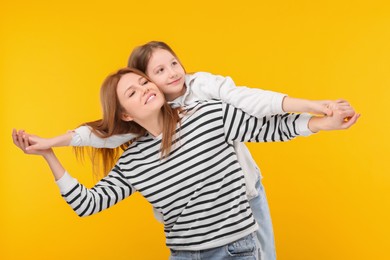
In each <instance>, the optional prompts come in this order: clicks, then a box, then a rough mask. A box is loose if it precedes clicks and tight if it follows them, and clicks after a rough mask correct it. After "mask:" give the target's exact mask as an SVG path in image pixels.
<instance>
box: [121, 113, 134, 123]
mask: <svg viewBox="0 0 390 260" xmlns="http://www.w3.org/2000/svg"><path fill="white" fill-rule="evenodd" d="M133 119H134V118H132V117H131V116H130V115H129V114H126V113H122V120H123V121H126V122H130V121H133Z"/></svg>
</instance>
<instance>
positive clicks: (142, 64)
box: [127, 41, 185, 73]
mask: <svg viewBox="0 0 390 260" xmlns="http://www.w3.org/2000/svg"><path fill="white" fill-rule="evenodd" d="M156 49H162V50H166V51H169V52H170V53H171V54H172V55H173V56H174V57H175V58H176V59H177V61H178V62H179V63H180V65H181V66H182V67H183V64H182V63H181V62H180V60H179V57H177V55H176V53H175V52H174V51H173V50H172V49H171V47H169V45H168V44H166V43H165V42H158V41H151V42H148V43H146V44H144V45H141V46H138V47H137V48H135V49H134V50H133V52H132V53H131V54H130V57H129V60H128V62H127V66H128V67H130V68H136V69H138V70H140V71H142V72H143V73H146V69H147V68H148V64H149V60H150V58H151V57H152V54H153V52H154V51H155V50H156ZM183 69H184V67H183ZM184 71H185V69H184Z"/></svg>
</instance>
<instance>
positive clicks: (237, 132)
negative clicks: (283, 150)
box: [223, 104, 360, 142]
mask: <svg viewBox="0 0 390 260" xmlns="http://www.w3.org/2000/svg"><path fill="white" fill-rule="evenodd" d="M223 110H224V113H223V117H224V126H225V132H226V138H227V140H231V141H240V142H269V141H272V142H275V141H288V140H291V139H292V138H295V137H297V136H300V135H302V136H305V135H309V134H310V133H314V132H318V131H321V130H341V129H347V128H349V127H351V126H352V125H353V124H355V123H356V121H357V119H358V118H359V116H360V115H358V114H356V113H355V111H354V110H353V109H352V108H350V109H346V110H335V111H333V114H332V116H325V117H318V116H311V115H308V114H284V115H275V116H268V117H263V118H261V119H259V118H256V117H253V116H250V115H248V114H247V113H245V112H243V111H242V110H241V109H237V108H235V107H233V106H231V105H228V104H223Z"/></svg>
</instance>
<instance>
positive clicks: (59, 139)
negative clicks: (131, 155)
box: [27, 126, 137, 150]
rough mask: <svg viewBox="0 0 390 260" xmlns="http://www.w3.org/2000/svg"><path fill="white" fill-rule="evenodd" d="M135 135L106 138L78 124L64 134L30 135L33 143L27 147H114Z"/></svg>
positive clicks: (39, 148)
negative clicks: (49, 136) (53, 135)
mask: <svg viewBox="0 0 390 260" xmlns="http://www.w3.org/2000/svg"><path fill="white" fill-rule="evenodd" d="M135 137H137V136H136V135H134V134H123V135H113V136H110V137H107V138H101V137H98V136H97V135H95V134H94V133H93V132H92V131H91V128H90V127H88V126H80V127H78V128H77V129H75V130H73V131H68V132H67V133H66V134H63V135H59V136H56V137H52V138H41V137H38V136H34V135H30V136H29V138H30V141H31V143H34V144H33V145H31V146H30V147H28V148H27V149H31V150H43V149H47V148H51V147H59V146H91V147H95V148H116V147H119V146H120V145H122V144H124V143H126V142H128V141H130V140H132V139H134V138H135Z"/></svg>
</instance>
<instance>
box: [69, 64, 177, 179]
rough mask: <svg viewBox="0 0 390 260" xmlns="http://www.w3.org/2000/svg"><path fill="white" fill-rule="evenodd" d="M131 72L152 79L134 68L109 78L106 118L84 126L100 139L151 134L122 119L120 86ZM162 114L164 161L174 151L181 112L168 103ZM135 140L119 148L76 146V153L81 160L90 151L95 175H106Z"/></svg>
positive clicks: (104, 107)
mask: <svg viewBox="0 0 390 260" xmlns="http://www.w3.org/2000/svg"><path fill="white" fill-rule="evenodd" d="M128 73H135V74H137V75H140V76H142V77H145V78H146V79H147V80H150V79H149V77H148V76H146V75H145V74H144V73H142V72H141V71H139V70H137V69H134V68H123V69H120V70H118V71H117V72H115V73H113V74H111V75H109V76H108V77H107V78H106V79H105V80H104V82H103V84H102V86H101V89H100V100H101V105H102V110H103V111H102V112H103V118H102V119H100V120H97V121H92V122H87V123H85V124H83V125H85V126H89V127H90V128H91V129H92V132H93V133H94V134H95V135H96V136H98V137H100V138H107V137H110V136H113V135H120V134H129V133H131V134H134V135H138V136H143V135H145V134H146V133H147V131H146V130H145V129H144V128H143V127H142V126H140V125H139V124H137V123H136V122H134V121H130V122H127V121H123V120H122V112H123V108H122V106H121V104H120V103H119V99H118V95H117V86H118V82H119V80H120V79H121V78H122V76H123V75H125V74H128ZM161 111H162V113H163V120H164V125H163V133H162V142H161V156H162V158H164V157H166V156H168V154H169V152H170V150H171V146H172V135H173V134H174V133H175V130H176V125H177V123H178V122H179V120H180V119H179V109H173V108H171V107H170V106H169V105H168V104H167V103H166V102H165V103H164V105H163V107H162V108H161ZM132 141H134V140H132ZM132 141H129V142H128V143H125V144H123V145H121V146H120V147H118V148H116V149H108V148H83V147H76V154H77V155H79V156H80V157H83V156H84V152H85V151H89V152H90V153H89V154H90V156H91V160H92V163H93V171H94V174H95V176H96V177H101V173H102V172H103V176H106V175H107V174H108V172H109V171H110V170H111V169H112V167H113V166H114V165H115V163H116V161H117V160H118V158H119V157H120V154H121V152H122V151H123V150H125V149H126V148H127V147H128V146H129V145H130V144H131V142H132Z"/></svg>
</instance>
